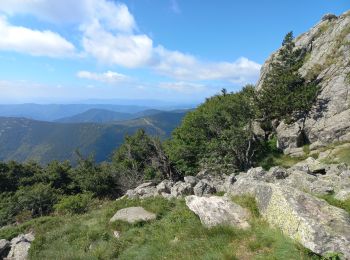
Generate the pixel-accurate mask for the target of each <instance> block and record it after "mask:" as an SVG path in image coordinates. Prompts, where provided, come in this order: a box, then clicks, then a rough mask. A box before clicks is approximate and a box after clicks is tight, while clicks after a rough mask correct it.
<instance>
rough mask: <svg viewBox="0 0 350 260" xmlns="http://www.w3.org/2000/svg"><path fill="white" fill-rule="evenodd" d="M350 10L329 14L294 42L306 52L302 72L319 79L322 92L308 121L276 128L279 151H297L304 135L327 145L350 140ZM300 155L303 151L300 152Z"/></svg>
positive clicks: (263, 74)
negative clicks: (337, 14)
mask: <svg viewBox="0 0 350 260" xmlns="http://www.w3.org/2000/svg"><path fill="white" fill-rule="evenodd" d="M349 43H350V11H348V12H346V13H344V14H343V15H341V16H339V17H336V16H335V15H330V14H327V15H326V16H324V18H323V19H322V21H321V22H319V23H318V24H317V25H316V26H315V27H313V28H311V29H310V30H309V31H308V32H306V33H304V34H302V35H300V36H299V37H297V38H296V39H295V44H296V47H298V48H302V49H304V50H305V51H306V52H307V55H306V57H305V61H304V64H303V66H302V67H301V68H300V70H299V72H300V73H301V75H302V76H304V77H306V78H309V77H317V80H318V81H319V83H318V84H319V86H320V88H321V92H320V94H319V96H318V100H317V102H316V104H315V106H314V108H313V109H312V111H311V112H310V114H309V116H308V117H307V119H306V120H305V122H302V121H299V122H296V123H294V124H291V125H287V124H285V123H283V122H282V123H281V124H279V126H278V127H277V130H276V131H277V138H278V145H279V148H281V149H283V150H284V151H285V152H286V153H291V152H293V151H294V152H295V150H293V148H296V147H297V146H298V144H297V140H298V138H299V137H300V136H301V135H305V137H306V138H307V139H308V140H309V141H310V143H312V144H317V146H318V147H319V146H324V145H326V144H329V143H332V142H335V141H345V140H347V141H349V140H350V102H349V100H350V99H349V98H350V92H349V89H350V44H349ZM276 56H277V52H276V53H274V54H272V55H271V56H270V58H269V59H268V60H267V61H266V62H265V64H264V65H263V67H262V70H261V77H260V80H259V82H258V84H257V89H260V88H261V87H262V85H263V82H264V79H265V77H266V74H267V73H268V71H269V69H270V64H271V62H272V61H273V60H274V59H275V58H276ZM299 153H301V151H299Z"/></svg>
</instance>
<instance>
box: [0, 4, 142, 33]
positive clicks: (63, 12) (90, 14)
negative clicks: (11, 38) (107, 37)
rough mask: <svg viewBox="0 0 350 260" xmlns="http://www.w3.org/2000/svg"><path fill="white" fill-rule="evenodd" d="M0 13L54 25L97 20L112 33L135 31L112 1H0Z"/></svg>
mask: <svg viewBox="0 0 350 260" xmlns="http://www.w3.org/2000/svg"><path fill="white" fill-rule="evenodd" d="M0 11H2V12H4V13H6V14H8V15H14V14H17V13H20V14H31V15H33V16H36V17H38V18H39V19H42V20H45V21H49V22H54V23H78V24H86V23H89V22H91V20H92V19H95V18H97V19H99V20H101V21H103V22H104V23H105V24H106V25H107V26H108V27H109V28H111V29H117V30H121V31H131V30H133V29H135V28H136V24H135V20H134V17H133V16H132V15H131V14H130V13H129V11H128V8H127V6H126V5H125V4H120V3H116V2H113V1H111V0H1V1H0Z"/></svg>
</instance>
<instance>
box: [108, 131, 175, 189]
mask: <svg viewBox="0 0 350 260" xmlns="http://www.w3.org/2000/svg"><path fill="white" fill-rule="evenodd" d="M112 165H113V169H114V171H115V172H116V173H117V174H118V178H119V180H120V182H119V183H120V184H122V185H123V189H124V190H127V189H129V188H131V187H135V186H136V185H138V184H140V183H142V182H143V181H145V180H162V179H165V178H169V179H174V178H175V179H176V177H177V176H176V172H175V171H174V169H173V168H172V166H171V165H170V163H169V160H168V158H167V156H166V154H165V152H164V150H163V146H162V144H161V142H160V140H159V139H158V138H154V137H151V136H149V135H147V134H146V132H145V131H144V130H142V129H140V130H138V131H137V132H136V133H135V134H134V135H132V136H126V137H125V141H124V143H123V144H122V145H121V146H120V147H119V148H118V149H117V150H116V151H115V153H114V155H113V158H112Z"/></svg>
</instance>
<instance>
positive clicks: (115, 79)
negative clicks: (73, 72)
mask: <svg viewBox="0 0 350 260" xmlns="http://www.w3.org/2000/svg"><path fill="white" fill-rule="evenodd" d="M77 76H78V77H79V78H83V79H89V80H95V81H100V82H103V83H108V84H116V83H120V82H124V81H127V80H129V77H128V76H126V75H124V74H120V73H117V72H114V71H107V72H104V73H94V72H89V71H79V72H78V73H77Z"/></svg>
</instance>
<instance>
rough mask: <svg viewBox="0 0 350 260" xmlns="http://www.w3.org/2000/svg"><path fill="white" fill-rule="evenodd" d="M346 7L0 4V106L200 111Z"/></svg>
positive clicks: (152, 1) (181, 0)
mask: <svg viewBox="0 0 350 260" xmlns="http://www.w3.org/2000/svg"><path fill="white" fill-rule="evenodd" d="M349 9H350V1H349V0H337V1H334V0H307V1H305V0H284V1H281V0H244V1H240V0H235V1H234V0H215V1H214V0H125V1H114V0H74V1H72V0H0V93H1V94H0V102H1V103H27V102H32V103H79V102H86V101H87V100H95V101H96V100H117V99H126V100H141V99H151V100H161V101H163V102H178V103H199V102H202V101H203V100H204V99H205V98H206V97H209V96H211V95H214V94H216V93H218V92H219V91H220V90H221V89H222V88H226V89H228V90H229V91H238V90H239V89H241V88H242V86H244V85H246V84H254V83H256V81H257V79H258V77H259V71H260V68H261V65H262V64H263V63H264V61H265V60H266V59H267V58H268V56H269V55H270V54H271V53H272V52H273V51H275V50H276V49H277V48H278V47H279V46H280V44H281V41H282V39H283V37H284V35H285V34H286V33H287V32H289V31H293V32H294V35H296V36H297V35H299V34H300V33H303V32H305V31H307V30H308V29H310V28H311V27H312V26H314V25H315V24H316V23H317V22H318V21H320V19H321V18H322V16H323V15H324V14H326V13H334V14H336V15H340V14H341V13H343V12H345V11H346V10H349Z"/></svg>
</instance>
